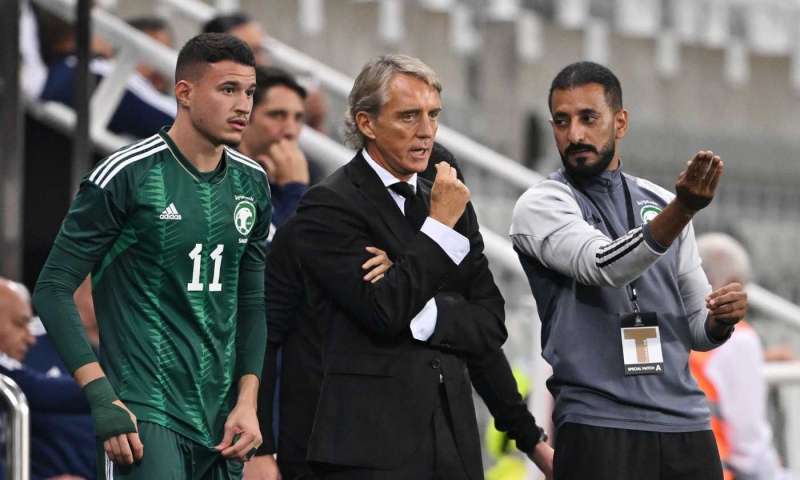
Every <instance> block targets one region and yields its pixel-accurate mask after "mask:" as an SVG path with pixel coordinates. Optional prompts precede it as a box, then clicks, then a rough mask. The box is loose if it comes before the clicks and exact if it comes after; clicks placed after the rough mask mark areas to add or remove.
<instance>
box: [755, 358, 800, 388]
mask: <svg viewBox="0 0 800 480" xmlns="http://www.w3.org/2000/svg"><path fill="white" fill-rule="evenodd" d="M762 372H763V373H764V378H765V379H766V380H767V383H768V384H770V385H783V384H786V383H793V384H796V385H799V386H800V361H793V362H767V363H765V364H764V368H763V369H762Z"/></svg>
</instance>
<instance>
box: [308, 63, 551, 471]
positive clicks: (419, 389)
mask: <svg viewBox="0 0 800 480" xmlns="http://www.w3.org/2000/svg"><path fill="white" fill-rule="evenodd" d="M440 91H441V85H440V83H439V81H438V79H437V78H436V75H435V73H433V71H432V70H431V69H430V68H429V67H427V66H426V65H424V64H423V63H422V62H420V61H419V60H417V59H414V58H411V57H406V56H403V55H390V56H384V57H380V58H378V59H377V60H375V61H373V62H371V63H369V64H368V65H367V66H365V68H364V70H362V72H361V74H360V75H359V76H358V78H357V79H356V82H355V85H354V87H353V90H352V92H351V94H350V118H349V120H350V122H349V127H350V130H351V131H350V133H351V139H352V140H353V141H354V144H355V145H356V146H357V147H359V148H361V150H360V152H359V153H358V154H357V155H356V156H355V157H354V159H353V160H352V161H351V162H350V163H348V164H347V165H346V166H344V167H342V168H341V169H339V170H337V171H336V172H335V173H334V174H332V175H331V176H330V177H328V178H327V179H326V180H324V181H323V182H321V183H320V184H319V185H318V186H317V187H314V188H312V189H311V190H310V191H309V192H308V193H307V194H306V196H305V197H304V199H303V201H302V202H301V204H300V207H299V209H298V214H297V220H296V224H295V225H294V231H295V242H296V245H295V246H296V251H297V254H298V257H299V259H300V268H301V269H302V271H303V276H304V281H305V288H306V301H307V302H308V305H307V307H306V308H308V309H309V310H310V311H309V312H307V313H306V314H304V316H306V317H307V318H308V319H310V320H311V321H313V322H314V323H315V325H316V328H317V329H318V331H319V332H320V338H321V339H322V343H323V351H322V356H321V359H322V364H323V380H322V385H321V389H320V392H319V398H318V402H317V408H316V414H315V417H314V423H313V427H312V432H311V437H310V439H309V444H308V454H307V458H308V460H309V461H310V462H312V464H313V465H314V468H315V472H316V473H317V474H318V476H320V477H321V478H331V479H373V478H374V479H381V480H384V479H385V480H391V479H395V478H397V479H407V478H408V479H412V478H413V479H426V478H442V479H448V480H451V479H452V480H458V479H478V478H482V467H481V460H480V458H481V453H480V445H479V439H478V431H477V425H476V422H475V412H474V406H473V404H472V396H471V388H470V380H472V383H473V384H474V385H475V387H476V389H477V390H478V392H479V394H481V396H482V397H483V398H484V400H485V401H486V403H487V405H488V406H489V408H490V410H492V412H493V414H495V416H496V417H497V418H499V419H501V421H500V422H498V423H499V425H498V426H499V427H500V429H501V430H509V433H510V435H511V436H512V438H517V442H518V444H519V445H520V447H521V448H524V449H525V451H526V452H529V454H530V455H531V457H532V458H533V459H534V461H536V462H537V464H539V465H540V466H542V467H543V468H544V469H545V471H547V472H549V470H550V465H551V463H552V449H550V448H549V447H548V446H547V445H546V444H545V443H544V442H541V441H540V440H541V438H542V437H541V435H540V430H539V429H538V428H537V427H535V424H533V419H532V417H530V414H529V413H528V412H527V410H526V409H525V408H524V404H523V403H522V400H521V398H520V397H519V394H518V393H517V392H516V386H515V384H514V382H513V378H512V377H511V372H510V369H509V367H508V362H507V361H506V359H505V356H504V355H503V354H502V350H501V349H500V347H501V345H502V344H503V342H504V341H505V339H506V330H505V327H504V324H503V321H504V312H503V299H502V296H501V295H500V292H499V291H498V289H497V287H496V285H495V283H494V280H493V279H492V276H491V273H490V272H489V269H488V262H487V260H486V258H485V257H484V255H483V243H482V239H481V236H480V232H479V230H478V223H477V219H476V217H475V214H474V210H473V209H472V208H471V206H468V200H469V190H468V189H467V188H466V186H464V184H463V183H462V182H461V181H459V180H458V179H457V177H456V171H455V169H453V168H452V167H451V166H449V165H448V164H446V163H440V164H438V165H436V169H437V173H436V179H435V181H434V183H433V184H432V185H431V183H430V182H428V181H426V180H425V179H422V178H420V177H418V176H417V174H418V173H420V172H423V171H424V170H425V169H426V167H427V166H428V159H429V156H430V152H431V148H432V145H433V140H434V137H435V134H436V129H437V117H438V114H439V112H440V111H441V101H440V97H439V92H440ZM367 246H374V247H377V248H380V249H382V250H385V251H386V252H387V253H388V255H389V257H390V258H391V259H392V261H393V262H394V265H393V266H392V267H391V268H390V269H389V270H388V271H387V272H386V273H385V276H384V278H382V279H381V280H380V281H378V282H376V283H369V282H365V281H364V279H363V272H362V270H361V266H362V264H364V262H365V261H366V260H367V259H368V258H369V257H370V256H371V254H370V253H369V252H368V251H366V247H367ZM523 412H524V413H523ZM526 417H527V419H526ZM531 424H533V428H531Z"/></svg>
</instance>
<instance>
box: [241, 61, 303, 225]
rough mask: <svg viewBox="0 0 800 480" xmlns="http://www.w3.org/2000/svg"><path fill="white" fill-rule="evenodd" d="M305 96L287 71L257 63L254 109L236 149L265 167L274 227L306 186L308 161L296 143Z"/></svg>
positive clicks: (301, 125)
mask: <svg viewBox="0 0 800 480" xmlns="http://www.w3.org/2000/svg"><path fill="white" fill-rule="evenodd" d="M305 99H306V91H305V89H304V88H303V87H301V86H300V84H298V83H297V81H296V80H295V79H294V77H292V76H291V75H290V74H289V73H288V72H285V71H283V70H281V69H278V68H275V67H263V66H259V67H256V90H255V92H254V93H253V110H252V112H251V113H250V122H249V123H248V124H247V128H246V129H245V131H244V134H243V135H242V143H240V144H239V151H241V152H242V153H243V154H245V155H247V156H248V157H250V158H252V159H254V160H255V161H257V162H258V163H260V164H261V166H262V167H264V170H266V171H267V177H268V179H269V186H270V190H271V191H272V202H273V203H272V208H273V210H272V225H273V227H275V228H277V227H280V226H281V225H282V224H283V222H285V221H286V219H287V218H289V217H290V216H291V215H292V214H293V213H294V211H295V209H296V208H297V203H298V202H299V201H300V198H301V197H302V196H303V194H304V193H305V192H306V190H308V184H309V170H308V161H307V160H306V157H305V155H304V154H303V151H302V150H300V145H298V143H297V137H298V136H299V135H300V130H301V129H302V128H303V123H304V122H305V111H306V109H305Z"/></svg>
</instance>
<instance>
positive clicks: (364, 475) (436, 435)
mask: <svg viewBox="0 0 800 480" xmlns="http://www.w3.org/2000/svg"><path fill="white" fill-rule="evenodd" d="M439 392H440V393H439V405H438V406H437V408H436V410H435V412H434V414H433V418H432V419H431V425H430V428H429V429H428V430H427V431H426V434H425V435H423V436H422V437H421V438H419V439H418V442H419V448H417V451H416V453H415V454H414V455H413V456H412V457H411V458H409V459H408V462H407V463H406V464H405V465H403V466H401V467H399V468H397V469H395V470H375V469H369V468H359V467H340V466H337V465H328V464H314V465H312V468H313V471H314V473H315V474H316V475H317V478H318V479H319V480H468V478H469V477H468V476H467V473H466V471H465V470H464V466H463V464H462V461H461V456H460V455H459V453H458V449H457V447H456V441H455V437H454V436H453V427H452V420H451V418H452V417H451V416H450V412H449V409H448V407H447V398H446V394H445V392H444V386H442V387H440V389H439Z"/></svg>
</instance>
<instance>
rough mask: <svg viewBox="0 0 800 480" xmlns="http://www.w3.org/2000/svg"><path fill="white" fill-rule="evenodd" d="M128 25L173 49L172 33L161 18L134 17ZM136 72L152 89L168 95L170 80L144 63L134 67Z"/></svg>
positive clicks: (170, 85)
mask: <svg viewBox="0 0 800 480" xmlns="http://www.w3.org/2000/svg"><path fill="white" fill-rule="evenodd" d="M128 25H130V26H131V27H133V28H135V29H136V30H139V31H140V32H142V33H145V34H147V36H149V37H150V38H152V39H153V40H155V41H157V42H158V43H160V44H162V45H164V46H166V47H169V48H174V47H175V45H174V42H173V39H172V31H171V30H170V28H169V25H167V22H166V20H164V19H163V18H160V17H136V18H131V19H129V20H128ZM136 71H138V72H139V75H141V76H142V77H144V78H145V79H147V81H148V82H150V85H152V86H153V88H155V89H156V90H158V91H159V92H161V93H163V94H165V95H168V94H169V91H170V88H171V87H172V81H171V79H170V78H167V77H166V76H165V75H163V74H161V73H159V72H158V71H157V70H156V69H154V68H153V67H151V66H149V65H146V64H144V63H141V64H139V66H138V67H136Z"/></svg>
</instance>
